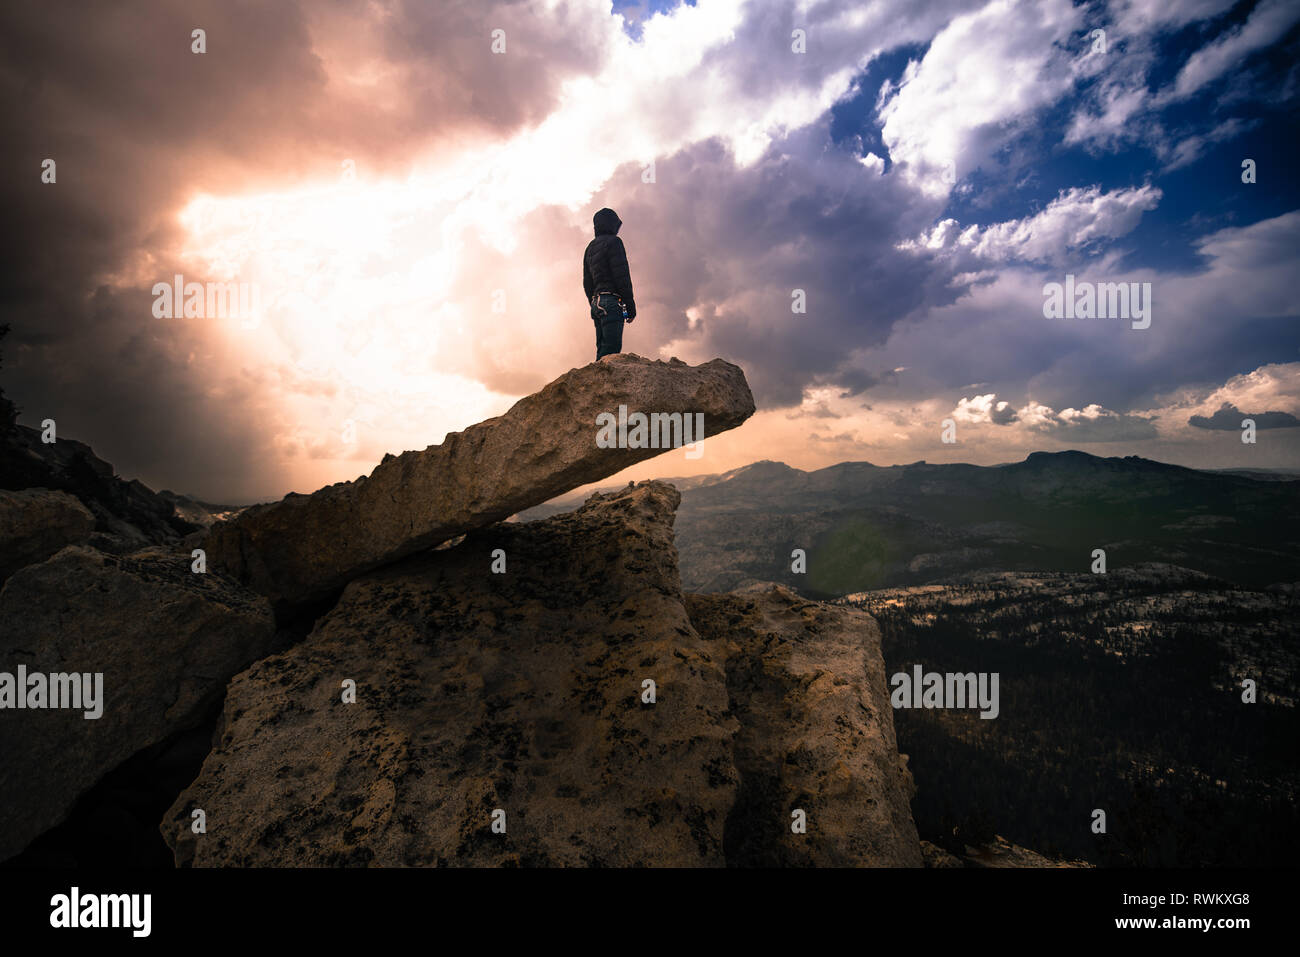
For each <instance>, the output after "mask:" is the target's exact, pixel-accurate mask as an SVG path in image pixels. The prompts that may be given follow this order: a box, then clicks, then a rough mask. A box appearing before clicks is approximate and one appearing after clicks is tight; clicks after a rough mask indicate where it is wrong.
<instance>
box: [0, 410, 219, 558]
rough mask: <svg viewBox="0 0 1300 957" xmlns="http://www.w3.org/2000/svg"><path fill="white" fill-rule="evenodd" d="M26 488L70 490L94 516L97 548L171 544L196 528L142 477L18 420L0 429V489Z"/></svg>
mask: <svg viewBox="0 0 1300 957" xmlns="http://www.w3.org/2000/svg"><path fill="white" fill-rule="evenodd" d="M28 488H47V489H57V490H59V491H62V492H67V493H68V494H69V495H72V496H75V497H76V498H77V500H78V501H79V502H81V504H82V505H84V506H85V507H86V508H88V509H90V511H91V513H92V514H94V516H95V534H94V535H93V537H92V538H91V539H90V544H91V545H92V546H94V547H95V548H98V549H99V550H101V551H109V552H113V553H114V554H128V553H130V552H133V551H136V550H138V549H140V548H145V547H148V546H150V545H174V544H176V543H177V542H179V541H180V539H181V538H182V537H183V536H185V535H188V534H189V533H190V532H193V531H195V530H196V529H197V528H198V526H197V525H193V524H191V523H189V522H187V521H185V520H184V519H182V518H180V517H179V516H178V515H176V513H175V509H174V508H173V507H172V504H171V503H170V502H168V501H166V500H165V499H163V498H161V497H159V496H158V495H157V494H156V493H155V492H153V491H152V490H151V489H150V488H149V487H148V486H147V485H145V484H144V483H142V482H138V481H135V480H134V479H132V480H126V479H123V478H121V477H119V476H118V475H117V474H116V472H115V471H114V469H113V466H112V465H111V464H110V463H108V462H105V461H104V460H103V459H101V458H100V457H99V456H97V455H95V453H94V452H93V451H92V450H91V448H90V446H88V445H86V444H85V443H84V442H78V441H76V440H75V439H65V438H60V439H58V441H55V442H49V443H46V442H42V441H41V433H40V432H38V431H37V430H36V429H32V428H28V427H27V426H24V425H15V426H14V427H13V428H11V429H8V430H0V489H15V490H16V489H28Z"/></svg>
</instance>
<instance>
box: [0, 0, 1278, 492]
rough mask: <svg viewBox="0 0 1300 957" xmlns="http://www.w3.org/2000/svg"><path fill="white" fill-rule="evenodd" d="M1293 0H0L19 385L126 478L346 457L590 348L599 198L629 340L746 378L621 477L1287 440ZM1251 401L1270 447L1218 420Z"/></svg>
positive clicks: (255, 470)
mask: <svg viewBox="0 0 1300 957" xmlns="http://www.w3.org/2000/svg"><path fill="white" fill-rule="evenodd" d="M1298 21H1300V8H1297V7H1296V5H1295V4H1291V3H1285V2H1278V0H1259V2H1256V3H1249V2H1246V3H1238V4H1235V5H1233V4H1229V3H1224V2H1214V0H1193V2H1187V3H1176V2H1173V3H1171V2H1164V0H1161V2H1154V0H1149V2H1148V0H1132V2H1113V3H1109V4H1107V3H1102V2H1097V3H1091V4H1086V5H1079V4H1074V3H1070V2H1068V0H1034V2H1030V0H1025V2H1019V3H1017V2H1013V0H992V2H979V0H971V2H961V0H951V2H925V0H921V2H917V0H887V2H881V3H874V4H870V5H865V4H861V3H856V2H848V0H845V2H827V3H819V4H815V5H812V6H811V7H810V6H808V5H806V4H801V3H781V2H740V0H730V2H713V0H699V2H697V3H695V4H672V3H668V4H660V3H650V4H648V6H647V4H644V3H642V4H636V5H631V4H623V3H616V4H614V9H613V10H611V9H610V4H609V2H608V0H606V2H597V0H570V2H565V3H560V2H544V0H536V2H525V3H515V2H511V3H490V2H489V3H478V2H475V3H471V2H459V3H457V2H415V0H410V2H397V0H387V2H384V0H381V2H371V0H366V2H362V0H355V2H349V0H322V2H309V0H302V2H298V3H292V2H286V3H275V4H259V3H252V2H240V0H221V2H216V0H212V2H197V3H184V4H182V3H164V2H143V0H140V2H126V3H118V4H102V3H90V2H87V3H82V4H77V3H61V4H57V5H42V4H19V5H13V4H11V5H9V7H7V8H6V9H5V11H4V12H3V13H2V14H0V44H3V47H4V63H5V70H4V72H3V73H2V74H0V95H3V97H4V103H5V110H4V115H5V121H4V122H5V129H4V138H5V141H6V144H7V148H6V152H5V176H4V178H3V181H2V186H0V188H3V189H4V190H5V193H6V197H5V198H6V200H7V204H6V205H7V208H8V209H9V210H10V211H11V213H10V223H9V226H10V228H9V229H8V230H6V235H5V239H4V270H5V275H4V280H5V289H6V295H5V297H4V300H3V316H2V317H0V321H6V322H9V323H11V325H12V327H13V332H12V334H11V336H10V338H9V340H7V341H6V346H7V354H6V356H5V369H4V375H5V377H6V378H5V390H6V392H7V393H8V394H9V395H10V396H12V397H13V398H14V399H15V401H17V402H18V404H19V405H20V406H22V408H23V410H24V414H23V417H22V419H21V420H20V421H23V422H24V423H26V424H34V423H36V422H39V421H40V420H42V419H44V418H54V419H55V420H56V421H57V422H58V424H59V433H60V434H61V435H65V436H68V437H72V438H79V439H82V440H84V441H87V442H89V443H91V444H92V445H93V446H94V447H95V449H96V451H97V452H99V453H100V454H101V455H103V456H104V457H106V458H108V459H110V460H111V461H113V462H114V464H115V465H116V466H117V467H118V469H119V470H120V471H121V472H122V473H123V474H125V475H128V476H131V477H139V478H141V479H142V480H144V481H146V482H147V483H149V484H151V485H153V486H155V487H170V488H174V489H177V490H181V491H188V492H193V493H197V494H200V495H203V496H206V497H208V498H211V499H218V500H226V501H247V500H250V499H254V498H266V497H272V496H278V495H280V494H282V493H283V492H285V491H287V490H290V489H296V490H298V491H309V490H311V489H314V488H316V487H318V486H320V485H323V484H326V483H328V482H331V481H337V480H340V479H351V478H355V477H356V476H357V475H359V474H362V473H365V472H368V471H370V469H371V468H372V467H373V465H374V464H375V463H376V462H377V461H378V460H379V459H380V458H381V457H382V455H383V454H384V453H385V452H388V451H401V450H402V449H406V448H421V447H423V446H425V445H428V444H430V443H433V442H438V441H440V440H441V439H442V437H443V436H444V434H445V433H446V432H447V431H449V430H455V429H460V428H464V427H465V426H467V425H469V424H471V423H473V422H475V421H478V420H480V419H482V418H485V417H487V416H490V415H494V414H498V413H500V412H502V411H504V409H506V408H507V407H508V406H509V405H510V403H511V402H513V401H514V400H515V399H517V398H518V397H519V396H521V395H523V394H526V393H527V392H530V391H532V390H535V389H537V388H538V387H540V386H541V385H543V384H545V383H546V382H548V381H550V380H551V379H553V378H554V377H555V376H557V375H559V374H560V373H562V372H564V371H565V370H567V369H569V368H571V367H573V366H576V365H579V364H582V363H585V362H587V361H590V360H591V358H592V357H593V355H594V343H593V338H594V337H593V335H592V329H591V325H590V320H589V319H588V317H587V311H586V308H585V304H584V302H583V301H582V299H581V296H582V288H581V282H580V278H581V277H580V258H579V257H580V255H581V252H582V249H583V247H584V246H585V244H586V241H587V240H588V238H589V237H590V235H591V214H592V212H593V211H594V210H596V209H598V208H600V207H601V206H606V205H607V206H611V207H613V208H614V209H616V210H617V211H618V213H619V215H620V217H621V218H622V220H623V222H624V226H623V228H622V232H621V235H622V236H623V238H624V241H625V243H626V245H627V249H628V254H629V258H630V261H631V266H632V276H633V282H634V284H635V287H636V291H637V304H638V310H639V315H638V319H637V321H636V323H634V324H633V325H631V326H629V327H628V328H627V333H626V336H625V340H624V348H625V350H626V351H630V352H636V353H638V354H641V355H649V356H656V357H660V356H661V357H667V356H673V355H675V356H679V357H681V358H683V359H686V360H688V361H692V362H696V361H701V360H707V359H710V358H713V357H714V356H723V357H725V358H727V359H729V360H731V361H734V362H737V363H738V364H740V365H741V366H742V367H743V368H744V369H745V371H746V374H747V376H748V377H749V380H750V382H751V384H752V386H753V388H754V391H755V395H756V398H757V400H758V404H759V409H760V412H759V414H758V415H756V416H755V417H754V419H753V420H751V422H750V423H748V424H747V425H746V426H745V428H744V429H741V430H737V431H736V432H734V433H730V434H728V435H725V436H720V437H718V438H717V439H715V440H712V441H710V442H707V443H706V444H705V446H704V448H705V454H704V456H703V457H702V458H700V459H695V460H687V459H685V458H684V457H682V456H681V455H680V454H674V455H671V456H668V457H666V458H664V459H662V460H659V461H656V462H651V463H646V464H645V465H643V466H641V467H639V468H638V469H637V470H635V471H634V472H633V473H630V474H631V475H632V476H635V477H642V476H645V475H652V474H672V475H685V474H689V473H691V472H700V471H705V472H714V471H722V470H724V469H727V468H732V467H735V466H738V465H743V464H747V463H748V462H750V461H753V460H755V459H759V458H780V459H784V460H785V461H787V462H789V463H790V464H792V465H796V466H799V467H803V468H812V467H819V466H822V465H827V464H831V463H833V462H835V461H839V460H843V459H846V458H867V459H870V460H872V461H875V462H879V463H882V464H884V463H889V462H906V461H914V460H916V459H920V458H928V459H930V460H939V461H953V460H966V461H976V462H995V461H1005V460H1007V459H1010V458H1017V457H1021V456H1023V455H1024V454H1026V453H1028V452H1030V451H1034V450H1036V449H1041V448H1047V449H1056V448H1068V447H1070V446H1072V445H1080V444H1083V443H1087V448H1088V450H1089V451H1093V452H1097V453H1100V454H1138V455H1146V456H1149V457H1152V458H1162V459H1166V460H1171V461H1179V462H1185V463H1187V464H1193V465H1214V466H1225V467H1226V466H1233V465H1243V466H1281V465H1296V464H1300V435H1298V434H1297V432H1296V431H1295V430H1293V429H1289V428H1273V427H1271V426H1266V425H1265V424H1264V422H1265V421H1267V422H1270V423H1275V422H1282V421H1284V419H1282V418H1277V417H1294V416H1295V415H1297V414H1300V388H1297V381H1298V380H1300V363H1297V361H1296V360H1297V359H1298V358H1300V333H1297V326H1296V322H1295V320H1296V312H1297V309H1296V305H1295V302H1296V298H1295V295H1294V291H1293V289H1294V276H1296V275H1297V274H1300V269H1298V268H1297V266H1300V262H1298V261H1297V260H1298V259H1300V253H1298V252H1297V250H1300V189H1298V188H1297V186H1296V185H1295V182H1294V177H1293V176H1292V175H1291V165H1292V159H1291V155H1290V143H1291V141H1292V140H1293V138H1294V134H1295V129H1294V116H1295V101H1296V95H1297V89H1298V86H1297V75H1298V74H1297V68H1296V52H1297V45H1298V42H1300V41H1298V40H1297V34H1298V29H1297V22H1298ZM195 30H202V31H204V32H203V52H195V45H196V41H195V39H194V36H193V34H194V31H195ZM47 160H53V161H54V169H55V170H56V175H55V176H54V181H53V182H47V181H46V180H47V179H49V177H48V176H47V175H44V172H45V164H46V161H47ZM177 275H181V276H183V281H184V282H190V281H194V282H200V283H206V284H216V283H233V284H236V285H238V284H239V283H243V284H245V286H246V287H248V286H252V285H255V286H256V288H257V291H258V305H259V310H258V314H257V317H256V321H252V322H250V321H243V320H241V319H238V318H234V319H232V318H230V317H226V316H221V315H218V316H209V315H191V316H186V315H185V314H184V311H183V309H179V308H178V309H177V310H176V311H174V312H173V313H170V314H169V313H167V312H166V310H161V311H162V313H163V314H162V315H159V312H160V310H159V308H158V294H157V293H156V292H155V290H156V288H157V287H158V284H163V285H170V284H171V283H172V282H173V281H174V277H175V276H177ZM1067 277H1069V280H1068V281H1069V283H1070V288H1072V289H1073V288H1076V286H1075V284H1076V283H1077V284H1078V286H1077V288H1080V289H1082V288H1084V287H1085V286H1087V287H1089V288H1091V287H1092V286H1096V287H1098V288H1100V289H1103V290H1105V289H1107V288H1114V289H1117V288H1119V287H1118V285H1117V284H1126V285H1125V286H1124V288H1125V289H1128V288H1129V284H1135V287H1136V288H1137V289H1139V290H1140V289H1142V288H1144V284H1149V289H1150V296H1151V299H1150V303H1149V306H1150V313H1151V321H1150V325H1149V327H1147V328H1140V329H1139V328H1133V326H1132V324H1131V323H1130V322H1129V321H1127V320H1126V319H1124V318H1117V317H1105V316H1102V315H1099V314H1096V313H1092V314H1091V315H1089V316H1084V317H1080V318H1070V319H1065V318H1060V319H1049V318H1045V317H1044V288H1045V287H1046V286H1048V285H1049V284H1053V283H1056V284H1061V285H1062V287H1064V286H1065V284H1066V282H1067ZM232 288H233V287H232ZM1098 301H1099V302H1100V303H1102V305H1103V306H1104V305H1105V304H1106V299H1105V296H1104V295H1103V296H1101V297H1100V298H1099V300H1098ZM1072 314H1076V313H1072ZM1076 315H1077V314H1076ZM1243 409H1244V410H1246V412H1243V413H1241V415H1242V416H1245V415H1247V414H1248V413H1250V412H1252V410H1258V412H1257V413H1255V416H1256V419H1257V421H1258V422H1259V427H1260V428H1261V429H1265V428H1268V429H1269V432H1268V435H1267V437H1264V438H1261V439H1260V441H1259V442H1258V443H1257V444H1256V445H1252V446H1243V445H1242V444H1241V443H1240V442H1236V444H1235V445H1234V444H1232V442H1233V441H1234V440H1235V438H1236V437H1235V436H1234V435H1229V434H1227V432H1226V431H1224V430H1225V429H1226V426H1222V425H1221V424H1220V423H1222V422H1225V421H1226V420H1227V417H1231V416H1237V414H1238V410H1243ZM1220 413H1223V415H1220ZM947 418H952V419H953V420H954V421H955V422H956V425H957V430H956V432H957V438H958V441H957V443H956V444H947V443H944V442H942V441H941V438H940V433H941V423H942V422H943V420H945V419H947ZM1234 421H1235V425H1234V426H1233V429H1234V430H1236V429H1239V427H1240V419H1239V418H1237V419H1235V420H1234Z"/></svg>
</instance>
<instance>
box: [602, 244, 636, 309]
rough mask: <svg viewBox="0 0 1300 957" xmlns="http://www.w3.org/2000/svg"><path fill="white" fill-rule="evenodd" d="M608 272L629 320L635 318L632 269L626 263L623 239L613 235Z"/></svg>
mask: <svg viewBox="0 0 1300 957" xmlns="http://www.w3.org/2000/svg"><path fill="white" fill-rule="evenodd" d="M609 272H610V275H611V276H613V277H614V291H615V292H616V293H618V298H620V299H622V300H623V304H624V305H626V306H627V318H628V321H629V322H630V321H631V320H633V319H635V318H636V300H635V299H634V298H633V296H632V271H631V270H630V269H629V268H628V265H627V250H626V249H624V248H623V240H621V239H620V238H619V237H617V236H615V237H614V241H613V242H612V243H610V244H609Z"/></svg>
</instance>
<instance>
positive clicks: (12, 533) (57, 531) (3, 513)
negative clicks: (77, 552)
mask: <svg viewBox="0 0 1300 957" xmlns="http://www.w3.org/2000/svg"><path fill="white" fill-rule="evenodd" d="M94 530H95V516H94V515H92V514H90V510H89V509H87V508H86V506H84V505H82V504H81V503H80V502H78V501H77V500H76V499H75V498H73V497H72V496H71V495H68V494H66V493H64V492H55V491H52V490H50V489H45V488H32V489H24V490H22V491H17V492H11V491H5V490H0V582H3V581H4V580H5V579H6V578H8V577H9V576H10V575H11V574H13V573H14V572H16V571H17V570H18V569H20V568H22V567H23V566H24V565H32V564H34V563H36V562H43V561H45V559H47V558H49V557H50V556H51V555H53V554H54V553H55V552H57V551H58V550H59V549H60V548H63V547H64V546H65V545H78V544H80V543H82V542H84V541H85V540H86V539H87V538H89V537H90V533H91V532H93V531H94Z"/></svg>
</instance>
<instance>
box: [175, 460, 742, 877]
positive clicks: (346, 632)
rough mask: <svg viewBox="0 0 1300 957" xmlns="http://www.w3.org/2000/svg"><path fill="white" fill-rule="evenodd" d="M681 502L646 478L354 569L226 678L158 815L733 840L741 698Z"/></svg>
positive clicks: (373, 847) (348, 853)
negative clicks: (721, 654)
mask: <svg viewBox="0 0 1300 957" xmlns="http://www.w3.org/2000/svg"><path fill="white" fill-rule="evenodd" d="M677 502H678V494H677V491H676V490H675V489H673V488H672V487H671V486H668V485H663V484H661V483H647V484H645V485H642V486H639V487H636V488H631V489H627V490H625V491H623V492H620V493H616V494H612V495H609V496H597V497H594V498H593V499H592V500H591V501H590V502H589V503H588V504H587V505H586V506H584V507H583V508H582V509H580V510H579V511H577V512H574V513H570V514H569V515H565V516H561V517H559V518H556V519H552V520H549V521H545V522H536V523H530V524H515V523H508V524H501V525H497V526H495V527H493V528H491V529H486V530H483V531H481V532H476V533H471V534H470V535H469V536H467V538H466V540H465V541H464V542H463V543H461V544H460V545H458V546H456V547H455V548H450V549H443V550H437V551H432V552H427V553H425V554H423V555H419V556H415V557H412V558H409V559H407V560H405V561H403V562H401V563H398V564H396V565H392V566H390V567H388V568H385V569H383V570H381V571H377V572H374V573H372V574H370V575H367V576H365V577H363V578H360V579H358V580H357V581H354V582H352V583H351V584H350V585H349V586H348V587H347V588H346V589H345V590H344V592H343V595H342V597H341V599H340V600H339V603H338V605H337V606H336V607H335V608H334V609H333V611H331V612H330V613H329V614H328V615H327V616H326V617H325V618H324V619H322V620H321V621H319V622H318V623H317V626H316V629H315V631H314V632H313V633H312V634H311V635H310V636H308V638H307V639H306V640H305V641H304V642H302V643H301V644H299V645H298V646H296V647H294V648H292V649H291V650H289V651H288V652H286V653H284V654H281V655H276V656H274V657H271V658H268V659H267V660H265V661H262V662H260V663H259V664H257V665H255V666H253V667H252V668H250V669H249V670H248V671H247V672H245V673H244V674H242V675H239V676H238V677H237V678H236V679H235V680H234V681H233V682H232V683H231V685H230V689H229V693H228V695H227V698H226V705H225V712H224V714H223V721H222V725H221V726H220V727H219V731H218V738H217V740H216V742H215V749H214V751H213V753H212V754H211V755H210V756H209V758H208V760H207V762H206V763H205V764H204V767H203V771H202V773H201V774H200V775H199V777H198V780H196V781H195V782H194V784H193V785H192V786H191V787H190V788H189V790H188V791H186V792H185V793H184V794H182V795H181V796H180V798H179V799H178V800H177V802H176V804H175V805H174V806H173V807H172V810H171V812H170V813H169V814H168V816H167V818H166V819H165V820H164V822H163V825H162V830H163V836H164V837H165V839H166V840H167V841H168V842H169V843H172V844H173V846H174V847H175V849H176V859H177V862H178V863H181V864H194V865H340V864H374V865H385V866H395V865H417V866H418V865H447V864H455V865H503V864H504V865H509V864H528V865H596V864H598V865H606V866H618V865H641V864H668V863H670V864H675V865H681V866H687V865H700V864H703V865H720V864H722V863H723V861H724V857H723V850H722V839H723V830H724V825H725V822H726V815H727V812H728V810H729V808H730V807H731V805H732V802H733V799H734V796H735V791H736V786H737V777H736V772H735V768H734V767H733V765H732V761H731V748H730V741H731V738H732V735H733V734H734V732H735V730H736V722H735V720H734V719H733V718H732V717H731V716H730V715H729V714H728V711H727V689H726V676H725V672H724V669H723V666H722V663H721V662H720V661H718V660H715V659H714V658H713V657H712V654H711V650H712V649H711V647H710V646H711V645H712V644H713V643H711V642H707V641H705V640H704V639H702V638H701V637H700V636H699V635H698V634H697V633H696V632H695V631H694V629H692V628H691V624H690V621H689V619H688V618H687V615H686V609H685V607H684V606H683V604H682V598H681V592H680V589H679V586H678V583H677V567H676V554H675V552H674V550H673V546H672V517H673V510H674V509H675V508H676V506H677ZM497 549H500V550H501V551H500V552H498V553H497V555H496V557H495V558H494V555H493V552H494V551H495V550H497ZM502 561H504V563H505V565H504V569H505V570H504V571H503V572H494V571H493V564H494V562H497V563H498V564H497V568H498V569H500V568H501V567H502V566H501V565H500V564H499V563H500V562H502ZM646 680H652V681H654V682H655V685H656V688H657V696H656V697H657V700H656V701H655V703H654V704H649V703H644V702H643V700H642V694H643V687H642V685H643V682H644V681H646ZM347 681H354V682H355V683H356V702H355V703H345V701H344V700H343V690H344V687H343V686H344V683H345V682H347ZM196 808H197V809H202V810H203V811H204V812H205V814H206V818H207V833H206V834H194V833H193V832H192V830H191V828H190V821H191V812H192V810H193V809H196ZM498 809H499V810H500V811H501V812H503V813H504V820H505V827H506V830H505V833H494V832H493V830H492V823H493V820H492V816H493V812H494V811H496V810H498Z"/></svg>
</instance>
